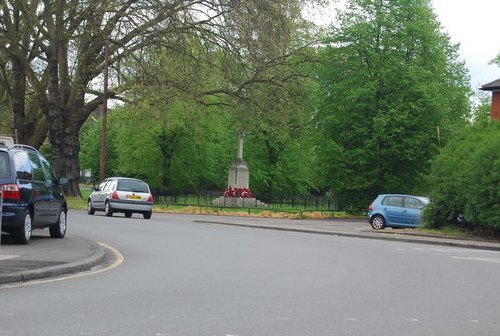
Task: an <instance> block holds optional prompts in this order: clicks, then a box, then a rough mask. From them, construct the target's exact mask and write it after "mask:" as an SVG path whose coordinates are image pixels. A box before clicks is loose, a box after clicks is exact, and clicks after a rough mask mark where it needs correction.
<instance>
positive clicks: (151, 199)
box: [148, 194, 153, 203]
mask: <svg viewBox="0 0 500 336" xmlns="http://www.w3.org/2000/svg"><path fill="white" fill-rule="evenodd" d="M148 202H149V203H153V195H151V194H149V197H148Z"/></svg>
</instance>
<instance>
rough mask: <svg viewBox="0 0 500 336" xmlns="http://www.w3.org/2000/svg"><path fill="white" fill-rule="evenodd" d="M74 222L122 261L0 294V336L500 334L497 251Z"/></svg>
mask: <svg viewBox="0 0 500 336" xmlns="http://www.w3.org/2000/svg"><path fill="white" fill-rule="evenodd" d="M70 215H71V217H70V218H71V222H70V228H69V229H70V230H71V231H70V232H71V234H77V235H79V236H82V237H85V238H88V239H91V240H95V241H99V242H103V243H106V244H108V245H110V246H113V247H114V248H116V249H118V250H119V251H120V252H121V253H122V254H123V256H124V261H123V263H122V264H121V265H120V266H119V267H117V268H114V269H112V270H110V271H107V272H102V273H98V274H90V275H85V276H81V277H75V278H72V279H70V280H64V281H57V282H49V283H40V284H32V285H29V286H24V287H18V288H8V289H3V290H0V302H1V303H0V336H1V335H16V336H17V335H40V336H43V335H47V336H48V335H50V336H54V335H55V336H57V335H61V336H62V335H64V336H66V335H131V336H137V335H152V336H164V335H169V336H177V335H179V336H184V335H185V336H204V335H207V336H208V335H210V336H213V335H221V336H229V335H231V336H247V335H248V336H259V335H262V336H268V335H280V336H281V335H282V336H295V335H297V336H306V335H310V336H313V335H363V336H365V335H384V336H387V335H398V336H399V335H453V336H458V335H467V336H469V335H494V334H496V333H497V332H498V330H500V321H499V319H498V316H499V312H500V292H499V291H498V284H499V283H500V252H497V251H484V250H475V249H463V248H450V247H443V246H435V245H424V244H409V243H401V242H395V241H379V240H369V239H356V238H349V237H340V236H328V235H316V234H307V233H296V232H286V231H272V230H261V229H255V228H246V227H233V226H225V225H216V224H207V223H203V220H204V219H206V218H207V217H196V219H198V220H200V219H201V221H198V222H194V221H193V218H194V216H175V215H168V216H166V215H156V214H154V215H153V217H152V219H151V220H144V219H142V217H139V216H136V215H134V217H133V218H131V219H126V218H124V217H121V216H115V217H112V218H107V217H104V216H102V215H100V214H98V215H96V216H87V215H85V214H83V213H81V212H76V213H75V212H73V213H71V214H70ZM257 221H258V220H257ZM264 221H265V220H264ZM28 248H29V247H28Z"/></svg>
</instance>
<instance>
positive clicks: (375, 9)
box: [317, 0, 470, 208]
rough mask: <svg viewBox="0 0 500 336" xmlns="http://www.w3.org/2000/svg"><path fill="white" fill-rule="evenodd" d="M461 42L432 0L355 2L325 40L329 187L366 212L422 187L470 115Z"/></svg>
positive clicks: (322, 113) (323, 109)
mask: <svg viewBox="0 0 500 336" xmlns="http://www.w3.org/2000/svg"><path fill="white" fill-rule="evenodd" d="M457 48H458V46H456V45H452V44H451V43H450V40H449V37H448V36H447V35H446V34H444V33H443V32H442V31H441V29H440V24H439V22H438V21H437V19H436V16H435V15H434V14H433V12H432V8H431V4H430V1H429V0H350V1H347V8H346V10H345V11H344V12H342V13H340V15H339V17H338V25H337V26H336V27H333V28H332V32H331V34H330V36H329V38H328V40H327V41H326V44H325V49H324V50H323V51H322V53H323V55H324V66H323V68H322V69H321V70H320V72H319V76H320V83H321V96H322V101H321V104H320V108H319V109H320V110H319V113H318V119H317V121H318V125H319V127H320V128H321V130H322V136H323V138H324V140H325V146H324V147H323V149H324V157H325V161H324V162H325V165H324V169H323V170H324V171H325V172H326V173H325V177H327V178H328V180H326V181H325V182H324V183H325V184H326V185H328V186H329V187H330V188H332V189H333V191H335V192H336V193H337V195H339V196H340V197H341V198H342V199H343V201H344V202H347V204H349V205H352V206H354V207H357V208H359V207H360V206H361V205H362V206H363V207H364V205H365V204H366V203H367V202H369V200H370V199H371V198H372V197H374V195H376V194H377V193H383V192H422V191H425V190H422V189H421V188H420V187H421V185H420V184H421V181H422V175H423V174H424V173H425V172H426V170H427V169H428V162H429V160H430V159H431V158H432V157H433V156H434V155H435V154H436V153H437V150H438V147H439V146H441V145H443V143H445V142H446V141H447V140H448V139H449V135H450V133H451V132H453V130H454V129H456V127H457V125H458V124H463V123H464V122H465V120H466V117H467V116H468V113H469V96H470V89H469V86H468V84H467V83H468V81H467V79H468V78H467V73H466V70H465V68H464V65H463V63H462V62H460V61H458V54H457Z"/></svg>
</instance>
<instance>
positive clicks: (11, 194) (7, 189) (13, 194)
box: [0, 184, 21, 200]
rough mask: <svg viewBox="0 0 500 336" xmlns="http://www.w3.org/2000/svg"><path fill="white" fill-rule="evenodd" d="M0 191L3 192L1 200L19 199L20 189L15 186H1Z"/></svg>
mask: <svg viewBox="0 0 500 336" xmlns="http://www.w3.org/2000/svg"><path fill="white" fill-rule="evenodd" d="M0 189H2V192H3V196H2V198H3V199H15V200H20V199H21V189H20V188H19V186H18V185H17V184H3V185H2V186H0Z"/></svg>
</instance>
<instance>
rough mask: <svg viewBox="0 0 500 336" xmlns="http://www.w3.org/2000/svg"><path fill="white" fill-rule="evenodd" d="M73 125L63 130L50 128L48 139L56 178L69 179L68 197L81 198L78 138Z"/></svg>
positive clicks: (66, 189) (67, 186) (66, 190)
mask: <svg viewBox="0 0 500 336" xmlns="http://www.w3.org/2000/svg"><path fill="white" fill-rule="evenodd" d="M74 128H75V127H74V125H68V127H65V128H63V129H56V128H51V130H50V132H49V139H50V142H51V144H52V162H53V164H54V170H55V172H56V174H57V176H58V177H67V178H68V179H69V182H68V184H67V185H66V188H65V192H66V194H67V195H68V196H76V197H82V194H81V192H80V186H79V181H80V159H79V154H80V138H79V136H78V134H79V130H78V131H77V130H73V131H69V132H68V130H70V129H74Z"/></svg>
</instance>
